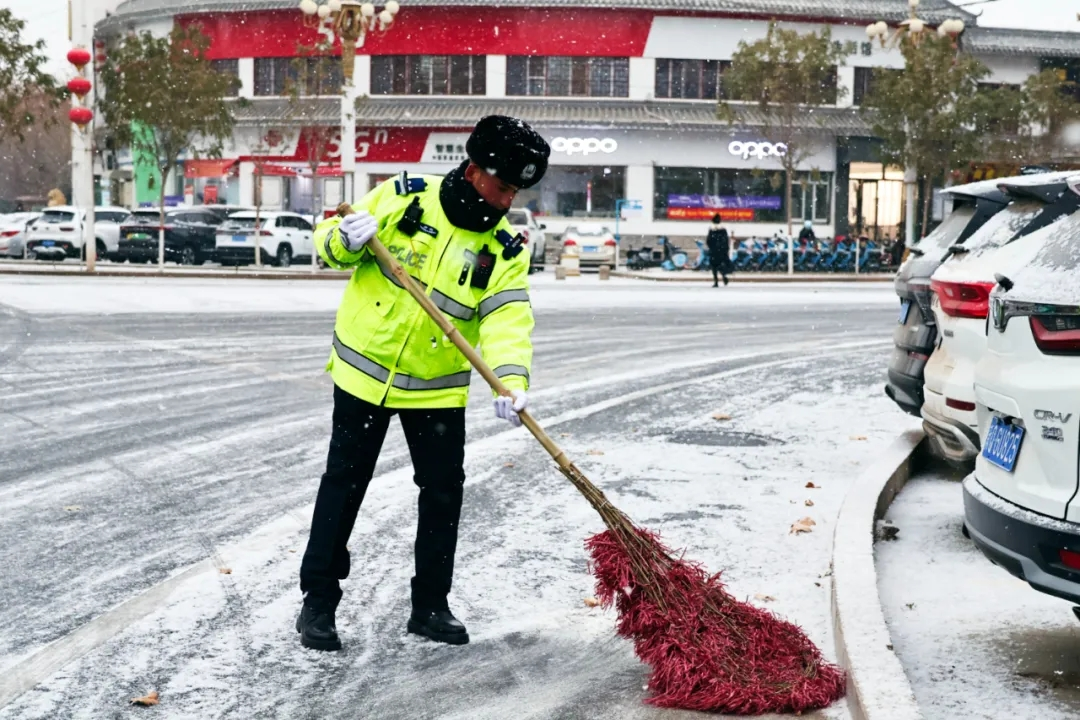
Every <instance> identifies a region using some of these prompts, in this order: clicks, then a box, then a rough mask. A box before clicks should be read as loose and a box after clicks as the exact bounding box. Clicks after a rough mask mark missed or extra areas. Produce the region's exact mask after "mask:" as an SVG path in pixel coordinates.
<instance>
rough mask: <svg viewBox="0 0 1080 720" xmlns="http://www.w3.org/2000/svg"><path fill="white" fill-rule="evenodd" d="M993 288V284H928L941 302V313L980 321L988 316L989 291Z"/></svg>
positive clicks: (934, 281)
mask: <svg viewBox="0 0 1080 720" xmlns="http://www.w3.org/2000/svg"><path fill="white" fill-rule="evenodd" d="M994 287H995V284H994V283H985V282H943V281H941V280H932V281H931V282H930V288H931V289H932V290H933V291H934V293H936V294H937V296H938V300H939V301H940V302H941V311H942V312H943V313H945V314H946V315H949V316H950V317H963V318H978V319H980V320H981V319H983V318H985V317H986V316H987V315H989V314H990V291H991V290H993V289H994Z"/></svg>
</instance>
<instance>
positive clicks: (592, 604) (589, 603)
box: [585, 597, 600, 607]
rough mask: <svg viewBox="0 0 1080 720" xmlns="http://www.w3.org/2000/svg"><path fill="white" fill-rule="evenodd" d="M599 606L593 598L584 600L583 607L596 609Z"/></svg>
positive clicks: (598, 602)
mask: <svg viewBox="0 0 1080 720" xmlns="http://www.w3.org/2000/svg"><path fill="white" fill-rule="evenodd" d="M599 604H600V601H599V600H597V599H596V598H594V597H587V598H585V607H597V606H598V605H599Z"/></svg>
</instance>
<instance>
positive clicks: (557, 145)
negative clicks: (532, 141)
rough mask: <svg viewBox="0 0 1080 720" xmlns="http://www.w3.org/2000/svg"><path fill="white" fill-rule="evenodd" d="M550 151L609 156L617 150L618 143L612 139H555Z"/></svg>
mask: <svg viewBox="0 0 1080 720" xmlns="http://www.w3.org/2000/svg"><path fill="white" fill-rule="evenodd" d="M551 149H552V150H554V151H555V152H561V153H566V154H567V155H574V154H575V153H581V154H582V155H591V154H593V153H606V154H609V155H610V154H611V153H613V152H615V151H616V150H618V149H619V143H618V142H616V141H615V139H614V138H577V137H571V138H568V137H557V138H554V139H553V140H552V141H551Z"/></svg>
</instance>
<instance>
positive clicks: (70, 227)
mask: <svg viewBox="0 0 1080 720" xmlns="http://www.w3.org/2000/svg"><path fill="white" fill-rule="evenodd" d="M60 232H75V226H74V225H61V226H60Z"/></svg>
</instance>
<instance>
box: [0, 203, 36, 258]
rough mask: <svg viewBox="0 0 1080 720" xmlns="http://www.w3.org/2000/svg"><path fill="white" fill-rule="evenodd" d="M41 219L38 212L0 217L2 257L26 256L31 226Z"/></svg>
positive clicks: (0, 250)
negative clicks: (27, 239)
mask: <svg viewBox="0 0 1080 720" xmlns="http://www.w3.org/2000/svg"><path fill="white" fill-rule="evenodd" d="M39 217H41V213H37V212H19V213H10V214H8V215H0V255H6V256H7V257H13V258H21V257H24V256H25V255H26V237H27V234H28V233H29V228H30V225H31V224H32V223H33V222H34V221H35V220H37V219H38V218H39Z"/></svg>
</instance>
